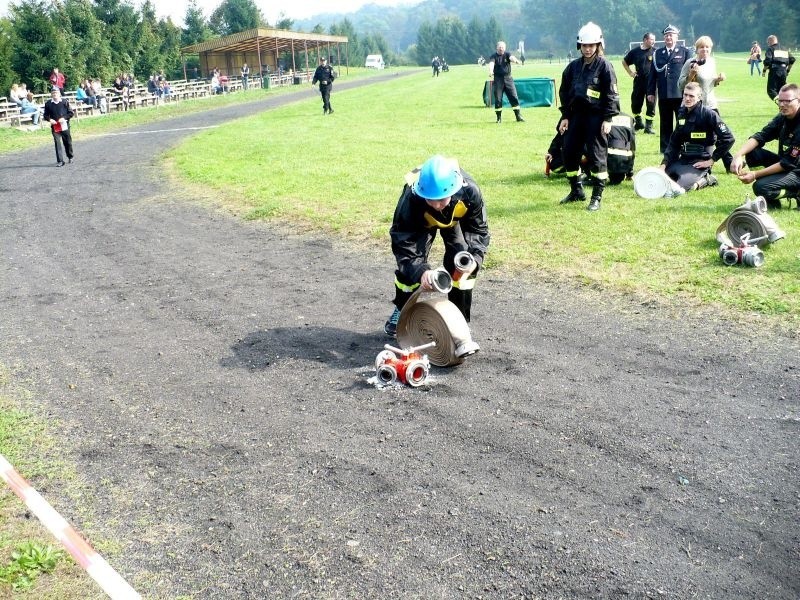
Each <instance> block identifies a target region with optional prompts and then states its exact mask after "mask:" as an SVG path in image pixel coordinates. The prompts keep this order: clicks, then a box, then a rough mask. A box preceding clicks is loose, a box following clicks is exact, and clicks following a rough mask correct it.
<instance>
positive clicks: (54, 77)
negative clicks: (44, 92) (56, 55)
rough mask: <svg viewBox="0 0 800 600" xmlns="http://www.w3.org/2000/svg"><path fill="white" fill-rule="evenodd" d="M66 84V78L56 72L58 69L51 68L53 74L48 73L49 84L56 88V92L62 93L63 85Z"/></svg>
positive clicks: (59, 72)
mask: <svg viewBox="0 0 800 600" xmlns="http://www.w3.org/2000/svg"><path fill="white" fill-rule="evenodd" d="M66 83H67V78H66V77H64V74H63V73H62V72H61V71H59V70H58V67H53V72H52V73H50V84H51V85H52V86H53V87H57V88H58V91H59V92H61V93H62V94H63V93H64V85H65V84H66Z"/></svg>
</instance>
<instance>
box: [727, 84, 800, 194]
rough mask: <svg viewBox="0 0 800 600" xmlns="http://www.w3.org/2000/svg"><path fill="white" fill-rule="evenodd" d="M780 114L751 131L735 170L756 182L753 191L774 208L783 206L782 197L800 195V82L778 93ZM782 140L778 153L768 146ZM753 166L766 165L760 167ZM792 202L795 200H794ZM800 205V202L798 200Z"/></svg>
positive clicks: (745, 179) (735, 157)
mask: <svg viewBox="0 0 800 600" xmlns="http://www.w3.org/2000/svg"><path fill="white" fill-rule="evenodd" d="M777 102H778V111H779V112H780V114H778V115H777V116H776V117H775V118H774V119H772V120H771V121H770V122H769V123H767V126H766V127H764V129H762V130H761V131H759V132H758V133H754V134H753V135H751V136H750V137H749V138H748V140H747V141H746V142H745V143H744V144H742V147H741V148H740V149H739V151H738V152H737V153H736V154H734V155H733V163H732V164H731V170H732V171H733V172H734V173H736V174H737V175H738V176H739V180H740V181H741V182H742V183H752V184H753V193H754V194H756V195H757V196H763V197H764V199H765V200H766V201H767V205H768V206H769V207H770V208H780V207H781V200H782V199H784V198H786V199H789V198H798V197H800V152H798V147H797V146H798V142H797V141H798V140H800V86H798V85H797V84H796V83H789V84H786V85H784V86H783V87H782V88H781V89H780V91H779V92H778V96H777ZM773 140H778V154H775V153H774V152H772V151H770V150H767V149H766V148H765V147H764V146H765V145H766V144H767V143H769V142H771V141H773ZM745 160H747V165H748V166H750V167H765V168H763V169H760V170H758V171H752V170H751V171H748V170H745ZM790 206H791V202H790ZM798 207H800V203H799V204H798Z"/></svg>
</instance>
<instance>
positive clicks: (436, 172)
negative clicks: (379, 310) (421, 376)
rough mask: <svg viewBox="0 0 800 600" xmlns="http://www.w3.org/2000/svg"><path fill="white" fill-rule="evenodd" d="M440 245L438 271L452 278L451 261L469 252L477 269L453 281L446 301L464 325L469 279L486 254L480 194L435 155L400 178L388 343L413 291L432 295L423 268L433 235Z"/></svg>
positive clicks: (427, 267)
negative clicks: (441, 256)
mask: <svg viewBox="0 0 800 600" xmlns="http://www.w3.org/2000/svg"><path fill="white" fill-rule="evenodd" d="M437 231H438V232H439V233H440V234H441V236H442V241H443V242H444V259H443V265H444V268H445V270H447V272H448V273H451V274H452V273H454V272H455V256H456V254H458V253H459V252H461V251H467V252H469V253H470V254H471V255H472V257H473V258H474V259H475V262H476V263H477V267H476V269H475V271H473V273H472V274H471V275H470V276H469V277H468V278H466V279H460V280H457V281H456V280H454V281H453V289H452V290H450V292H449V293H448V299H449V300H450V301H451V302H452V303H453V304H455V305H456V306H457V307H458V309H459V311H461V314H462V315H464V318H465V319H466V321H467V322H469V320H470V309H471V306H472V289H473V287H474V286H475V277H476V275H477V274H478V271H479V270H480V268H481V265H482V264H483V258H484V256H485V254H486V251H487V250H488V248H489V239H490V235H489V224H488V221H487V218H486V205H485V203H484V201H483V194H482V192H481V189H480V188H479V187H478V184H477V183H475V180H474V179H472V177H470V175H469V174H468V173H466V172H464V171H462V170H461V168H460V167H459V166H458V162H457V161H456V160H455V159H451V158H445V157H444V156H440V155H436V156H432V157H431V158H429V159H428V160H426V161H425V162H424V163H423V164H422V166H421V167H419V168H418V169H415V170H413V171H412V172H410V173H408V174H407V175H406V183H405V185H404V186H403V191H402V193H401V194H400V199H399V200H398V202H397V207H396V208H395V211H394V218H393V220H392V226H391V228H390V230H389V236H390V237H391V240H392V253H393V254H394V257H395V260H396V261H397V270H396V271H395V280H394V283H395V297H394V305H395V308H394V311H393V312H392V315H391V316H390V317H389V320H388V321H386V324H385V325H384V326H383V330H384V332H386V334H387V335H390V336H392V337H394V335H395V334H396V333H397V322H398V320H399V319H400V311H401V310H402V309H403V306H405V304H406V302H408V300H409V299H410V298H411V295H412V294H413V293H414V292H415V291H416V290H417V289H418V288H419V287H422V289H432V287H433V280H434V277H435V271H434V269H433V267H432V266H431V264H430V263H429V262H428V255H429V253H430V251H431V246H432V245H433V241H434V240H435V239H436V232H437Z"/></svg>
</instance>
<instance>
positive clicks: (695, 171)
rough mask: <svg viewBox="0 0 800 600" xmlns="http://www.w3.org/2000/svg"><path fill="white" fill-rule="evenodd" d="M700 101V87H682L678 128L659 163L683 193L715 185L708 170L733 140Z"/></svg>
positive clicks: (690, 84)
mask: <svg viewBox="0 0 800 600" xmlns="http://www.w3.org/2000/svg"><path fill="white" fill-rule="evenodd" d="M702 98H703V89H702V88H701V87H700V84H698V83H695V82H690V83H687V84H686V87H685V88H683V105H682V106H681V109H680V110H679V111H678V126H677V127H676V128H675V131H673V132H672V137H670V139H669V145H668V146H667V151H666V152H665V153H664V159H663V160H662V161H661V168H662V169H663V170H664V171H666V173H667V175H669V176H670V178H671V179H672V180H673V181H675V182H677V184H678V185H679V186H680V187H681V188H682V189H683V190H685V191H690V190H699V189H702V188H704V187H708V186H714V185H717V178H716V177H714V176H713V175H712V174H711V167H712V166H713V165H714V162H715V161H718V160H720V159H721V158H722V157H723V156H725V155H726V154H727V153H728V152H729V151H730V149H731V148H732V147H733V142H734V141H735V140H734V139H733V134H732V133H731V131H730V129H728V126H727V125H725V123H724V122H723V121H722V118H721V117H720V116H719V113H717V112H716V111H714V110H712V109H710V108H706V107H705V106H703V101H702Z"/></svg>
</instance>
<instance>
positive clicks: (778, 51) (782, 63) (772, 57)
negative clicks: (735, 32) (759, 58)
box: [763, 35, 795, 100]
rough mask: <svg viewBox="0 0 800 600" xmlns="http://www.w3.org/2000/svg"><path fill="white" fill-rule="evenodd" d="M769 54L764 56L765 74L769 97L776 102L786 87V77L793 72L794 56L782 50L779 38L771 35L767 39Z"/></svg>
mask: <svg viewBox="0 0 800 600" xmlns="http://www.w3.org/2000/svg"><path fill="white" fill-rule="evenodd" d="M767 46H768V48H767V52H766V54H765V55H764V73H763V75H767V71H769V74H768V75H767V95H768V96H769V99H770V100H775V97H776V96H777V95H778V91H779V90H780V89H781V88H782V87H783V86H784V85H786V76H787V75H788V74H789V71H791V70H792V65H793V64H794V60H795V59H794V56H792V54H791V52H789V51H788V50H784V49H783V48H781V46H780V44H779V43H778V37H777V36H775V35H771V36H769V37H768V38H767Z"/></svg>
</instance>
